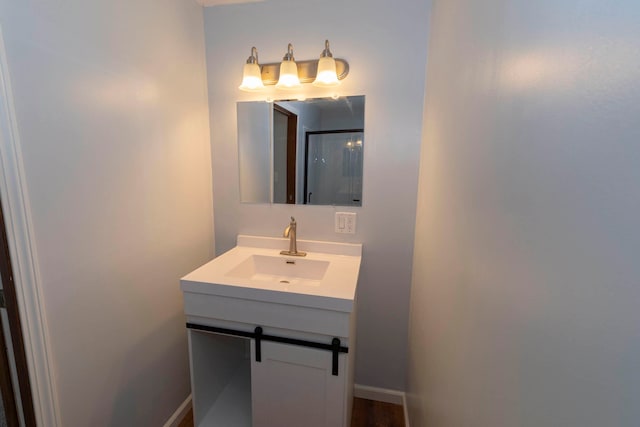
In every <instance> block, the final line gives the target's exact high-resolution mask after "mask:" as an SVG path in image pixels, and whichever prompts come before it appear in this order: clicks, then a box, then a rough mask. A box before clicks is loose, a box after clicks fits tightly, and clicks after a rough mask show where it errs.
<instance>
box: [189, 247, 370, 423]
mask: <svg viewBox="0 0 640 427" xmlns="http://www.w3.org/2000/svg"><path fill="white" fill-rule="evenodd" d="M288 246H289V240H288V239H282V238H268V237H256V236H242V235H241V236H238V242H237V246H236V247H235V248H233V249H232V250H230V251H228V252H226V253H225V254H223V255H221V256H219V257H218V258H216V259H214V260H213V261H210V262H209V263H207V264H205V265H203V266H202V267H200V268H198V269H197V270H195V271H193V272H191V273H189V274H188V275H186V276H185V277H183V278H182V280H181V288H182V291H183V293H184V308H185V314H186V318H187V327H188V334H189V355H190V362H191V387H192V398H193V400H192V401H193V410H194V422H195V425H196V426H225V427H282V426H304V427H339V426H344V427H347V426H349V425H350V419H351V406H352V400H353V374H354V366H353V363H354V353H355V325H356V319H355V300H356V288H357V282H358V274H359V270H360V260H361V255H362V245H360V244H345V243H332V242H317V241H305V240H300V241H298V247H299V249H300V250H301V251H305V252H306V253H307V255H306V256H304V257H294V256H287V255H281V254H280V251H281V250H284V249H286V248H287V247H288Z"/></svg>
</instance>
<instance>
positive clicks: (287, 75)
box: [276, 61, 302, 89]
mask: <svg viewBox="0 0 640 427" xmlns="http://www.w3.org/2000/svg"><path fill="white" fill-rule="evenodd" d="M276 87H277V88H278V89H298V88H300V87H302V85H301V84H300V79H299V78H298V66H297V65H296V62H295V61H282V63H281V64H280V78H279V79H278V83H277V84H276Z"/></svg>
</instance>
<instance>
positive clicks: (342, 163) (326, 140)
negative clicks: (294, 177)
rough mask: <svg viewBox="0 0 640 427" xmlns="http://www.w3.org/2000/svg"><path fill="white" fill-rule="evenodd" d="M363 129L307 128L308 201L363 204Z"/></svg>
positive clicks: (306, 199) (344, 204) (306, 166)
mask: <svg viewBox="0 0 640 427" xmlns="http://www.w3.org/2000/svg"><path fill="white" fill-rule="evenodd" d="M363 143H364V130H363V129H341V130H331V131H317V132H307V133H306V135H305V157H306V159H305V179H304V188H305V201H304V202H305V204H309V205H337V206H362V149H363Z"/></svg>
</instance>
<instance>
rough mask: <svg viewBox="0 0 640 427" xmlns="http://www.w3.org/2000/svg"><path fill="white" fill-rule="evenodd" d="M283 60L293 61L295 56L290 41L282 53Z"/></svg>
mask: <svg viewBox="0 0 640 427" xmlns="http://www.w3.org/2000/svg"><path fill="white" fill-rule="evenodd" d="M282 60H283V61H295V58H294V57H293V45H292V44H291V43H289V45H288V46H287V53H285V54H284V57H282Z"/></svg>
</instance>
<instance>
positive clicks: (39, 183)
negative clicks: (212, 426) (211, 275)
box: [0, 0, 213, 427]
mask: <svg viewBox="0 0 640 427" xmlns="http://www.w3.org/2000/svg"><path fill="white" fill-rule="evenodd" d="M202 19H203V18H202V8H201V7H200V6H198V5H197V4H196V3H195V2H193V1H191V2H190V1H173V0H162V1H151V0H137V1H135V2H130V1H125V0H114V1H108V2H78V1H69V0H58V1H55V2H16V1H13V0H0V28H1V29H2V32H3V36H4V41H5V45H6V50H7V57H8V65H9V71H10V74H11V76H10V77H11V81H12V88H13V95H14V98H15V109H16V117H17V125H18V130H19V134H20V138H21V145H22V156H23V160H24V171H25V176H26V183H27V187H28V204H29V205H30V207H31V212H30V214H31V219H32V223H33V233H34V240H35V256H36V259H37V262H38V266H39V277H40V278H41V283H42V291H43V292H42V298H43V303H44V306H45V322H46V323H47V324H48V329H49V338H50V339H49V342H50V343H51V352H52V355H51V358H52V360H53V366H52V367H51V368H52V370H53V373H54V377H55V379H56V394H57V400H58V403H59V406H60V413H61V421H62V425H63V426H70V427H72V426H78V427H81V426H107V425H109V426H124V425H136V426H159V425H162V424H163V423H164V422H166V421H167V419H168V418H169V416H170V415H171V414H172V413H173V412H174V411H175V410H176V408H178V406H179V405H180V404H181V403H182V402H183V401H184V399H185V398H186V397H187V396H188V394H189V370H188V356H187V340H186V333H185V328H184V317H183V315H182V296H181V293H180V290H179V278H180V277H181V276H182V275H184V274H185V273H188V272H189V271H190V270H192V269H194V268H195V267H197V266H198V265H200V264H202V263H203V262H205V261H206V260H207V259H210V258H211V257H212V256H213V241H212V240H213V239H212V234H213V230H212V228H213V219H212V207H211V206H212V196H211V166H210V145H209V128H208V120H207V119H208V117H207V116H208V113H207V98H206V75H205V58H204V34H203V26H202Z"/></svg>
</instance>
